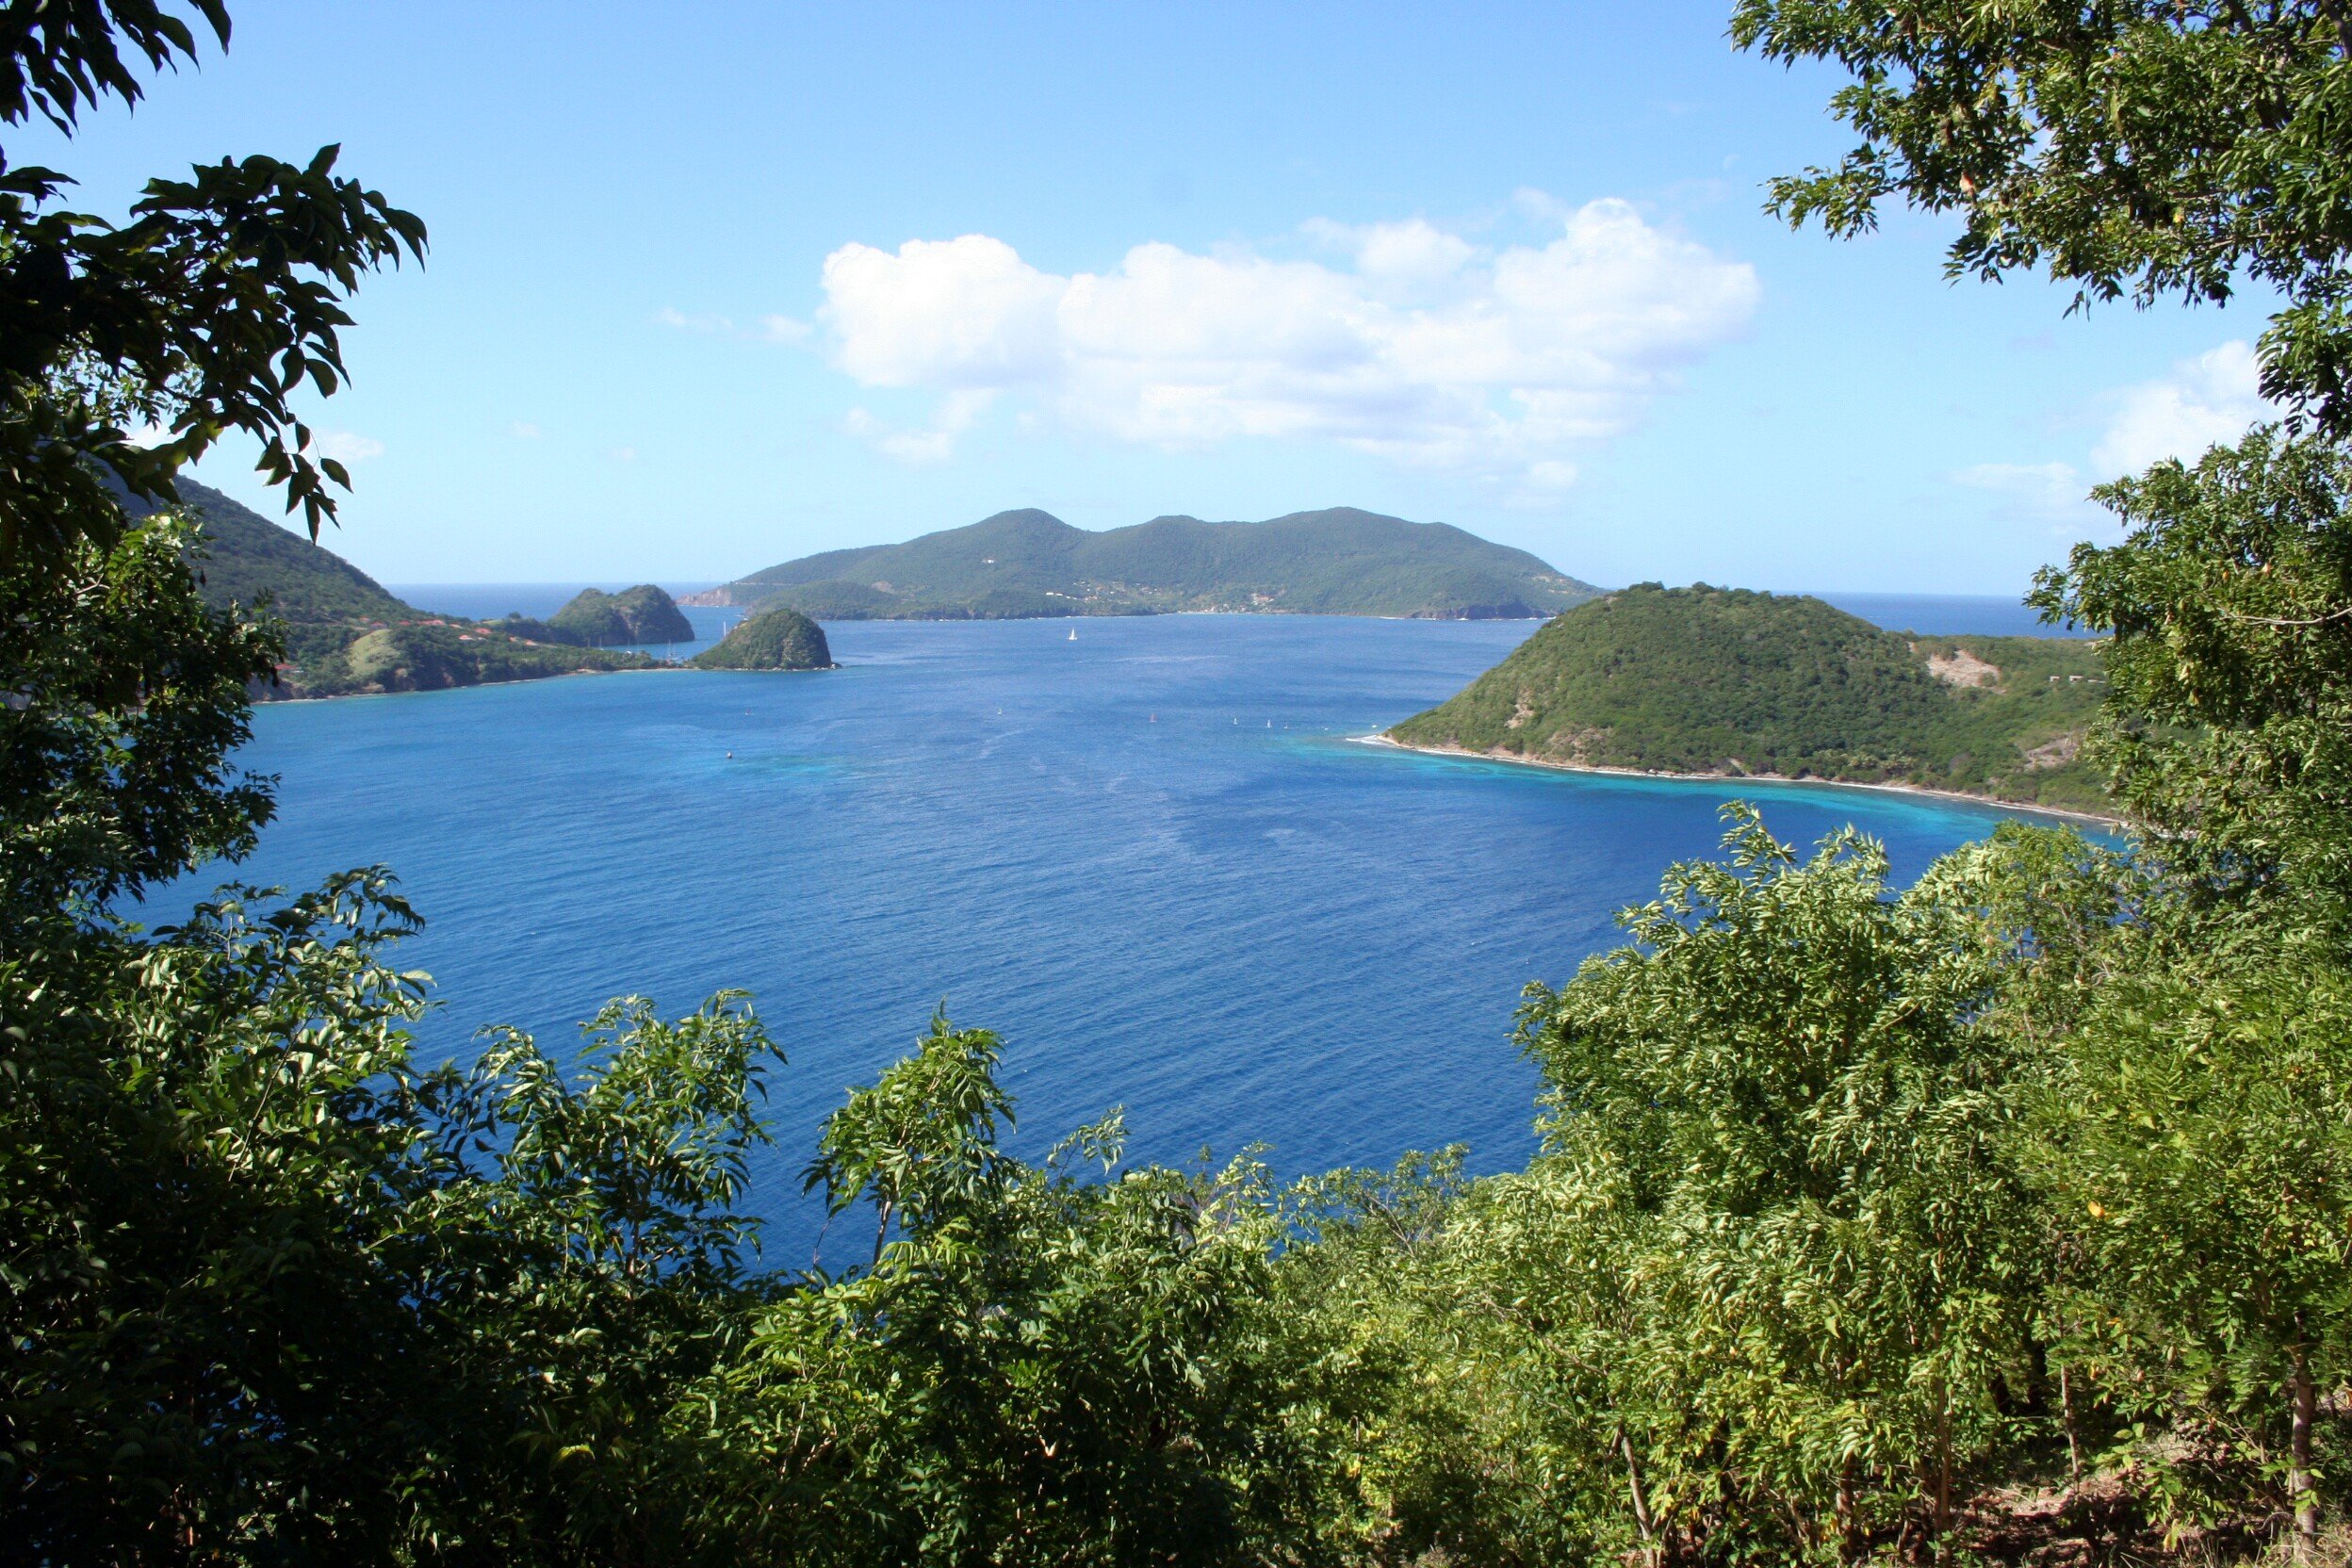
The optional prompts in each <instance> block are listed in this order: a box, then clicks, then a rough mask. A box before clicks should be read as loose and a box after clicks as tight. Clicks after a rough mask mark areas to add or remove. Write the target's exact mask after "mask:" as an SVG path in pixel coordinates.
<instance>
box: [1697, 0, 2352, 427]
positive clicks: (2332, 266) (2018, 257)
mask: <svg viewBox="0 0 2352 1568" xmlns="http://www.w3.org/2000/svg"><path fill="white" fill-rule="evenodd" d="M1731 32H1732V39H1733V41H1734V42H1736V43H1737V44H1738V45H1739V46H1740V47H1741V48H1753V49H1756V50H1758V51H1759V52H1761V53H1762V54H1764V55H1765V56H1766V57H1768V58H1772V59H1779V60H1785V61H1789V62H1791V63H1794V62H1796V61H1799V60H1812V59H1821V60H1834V61H1836V62H1837V63H1838V65H1840V66H1843V67H1844V68H1845V69H1846V70H1847V71H1848V72H1849V73H1852V75H1853V77H1854V80H1853V81H1852V83H1851V84H1850V85H1848V86H1846V87H1844V88H1841V89H1839V90H1838V93H1837V95H1836V96H1835V98H1833V100H1832V106H1833V108H1834V109H1835V111H1836V113H1837V115H1838V118H1839V119H1840V120H1843V121H1844V122H1847V123H1848V124H1850V125H1852V126H1853V127H1854V130H1855V131H1856V132H1857V133H1858V134H1859V136H1860V137H1861V140H1860V142H1859V144H1858V145H1856V146H1855V148H1854V150H1853V151H1852V152H1850V153H1848V154H1847V155H1846V156H1845V158H1844V159H1843V160H1842V161H1841V162H1840V163H1839V164H1838V165H1837V166H1836V167H1835V168H1832V169H1814V170H1809V171H1807V172H1805V173H1804V174H1802V175H1796V176H1790V177H1787V178H1782V179H1777V180H1774V181H1773V182H1772V201H1773V204H1774V206H1775V208H1776V209H1777V210H1778V211H1780V212H1781V213H1782V214H1784V215H1785V216H1787V217H1788V218H1789V219H1790V220H1791V221H1797V222H1804V221H1807V220H1810V219H1819V220H1820V221H1821V223H1822V225H1823V226H1824V227H1825V228H1826V229H1827V230H1828V231H1829V232H1830V233H1832V234H1837V235H1852V234H1856V233H1859V232H1863V231H1865V230H1868V229H1869V228H1870V227H1871V226H1872V225H1873V224H1874V223H1875V222H1876V218H1877V211H1878V207H1879V205H1880V204H1881V203H1883V202H1885V201H1886V200H1887V199H1888V198H1890V197H1892V198H1900V199H1901V200H1903V201H1904V202H1906V203H1908V204H1911V205H1913V206H1916V207H1919V208H1920V209H1922V210H1925V211H1929V212H1950V211H1957V212H1958V213H1959V214H1960V216H1961V219H1962V222H1963V227H1962V230H1961V233H1960V237H1958V238H1957V239H1955V240H1954V241H1953V242H1952V251H1951V262H1950V265H1949V268H1948V269H1947V270H1948V271H1949V272H1950V273H1951V274H1952V275H1953V276H1963V275H1969V274H1973V275H1976V276H1979V277H1985V278H1995V277H1999V276H2000V275H2001V274H2003V273H2006V272H2010V271H2016V270H2034V269H2037V268H2046V269H2047V270H2049V272H2050V275H2051V276H2053V277H2055V278H2058V279H2060V280H2063V281H2065V282H2067V283H2071V284H2074V285H2075V286H2077V288H2078V289H2079V291H2080V292H2079V294H2078V296H2077V302H2078V304H2080V303H2082V302H2088V301H2093V300H2112V299H2119V298H2124V297H2127V296H2128V297H2129V298H2131V300H2133V301H2134V302H2137V303H2140V304H2142V305H2148V304H2152V303H2154V302H2157V301H2160V300H2164V299H2167V298H2173V299H2182V300H2187V301H2191V302H2213V303H2219V302H2223V301H2225V300H2228V299H2229V297H2230V296H2231V295H2232V293H2233V292H2235V290H2236V289H2237V288H2238V287H2239V286H2240V285H2241V284H2242V283H2243V282H2246V281H2248V280H2250V281H2252V282H2254V283H2256V284H2258V285H2262V286H2268V287H2270V288H2274V289H2276V290H2278V293H2279V294H2280V295H2281V296H2283V298H2284V300H2285V307H2284V308H2283V309H2282V310H2280V311H2279V312H2278V314H2277V315H2276V316H2274V317H2273V318H2272V319H2271V325H2270V330H2269V332H2268V333H2267V334H2266V335H2264V337H2263V339H2262V360H2263V367H2262V369H2263V375H2262V386H2263V391H2264V392H2265V394H2267V395H2268V396H2271V397H2273V398H2279V399H2284V400H2290V401H2292V402H2293V403H2295V405H2296V406H2297V407H2299V408H2301V409H2303V410H2305V411H2307V412H2308V413H2309V414H2311V416H2312V417H2315V418H2316V419H2317V420H2318V421H2319V422H2320V423H2321V425H2322V426H2324V427H2325V428H2327V429H2329V430H2342V429H2345V428H2352V384H2347V381H2346V373H2347V368H2352V292H2348V291H2352V270H2347V269H2346V266H2345V256H2346V253H2347V246H2352V187H2347V186H2346V185H2345V183H2344V169H2345V168H2346V167H2347V166H2348V165H2352V96H2348V95H2352V14H2347V13H2346V12H2345V10H2344V8H2343V7H2342V6H2341V5H2339V4H2338V3H2337V0H2260V3H2240V0H2221V3H2218V4H2214V3H2207V0H2105V3H2101V4H2097V5H2089V6H2084V5H2073V4H2066V5H2060V4H2041V3H2036V4H2026V5H2008V4H1993V3H1989V0H1903V3H1901V4H1895V5H1882V4H1867V5H1866V4H1856V3H1854V0H1738V4H1737V5H1736V6H1735V7H1734V9H1733V13H1732V26H1731Z"/></svg>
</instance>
